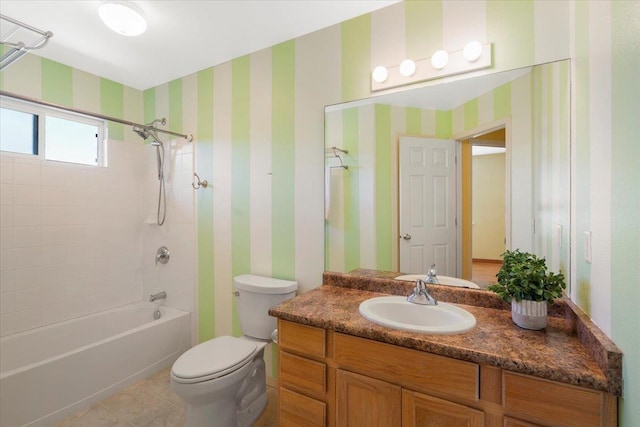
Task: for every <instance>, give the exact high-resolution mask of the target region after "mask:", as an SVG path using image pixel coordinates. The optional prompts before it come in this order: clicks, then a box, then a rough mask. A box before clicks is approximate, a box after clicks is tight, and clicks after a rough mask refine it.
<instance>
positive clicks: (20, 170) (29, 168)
mask: <svg viewBox="0 0 640 427" xmlns="http://www.w3.org/2000/svg"><path fill="white" fill-rule="evenodd" d="M21 162H22V161H21ZM13 183H14V184H25V185H40V165H39V164H37V163H36V164H33V163H18V161H16V162H15V163H14V164H13Z"/></svg>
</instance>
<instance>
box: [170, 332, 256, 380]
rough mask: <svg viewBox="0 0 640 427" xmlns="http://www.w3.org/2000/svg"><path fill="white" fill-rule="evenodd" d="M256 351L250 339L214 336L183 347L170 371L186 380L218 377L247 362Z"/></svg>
mask: <svg viewBox="0 0 640 427" xmlns="http://www.w3.org/2000/svg"><path fill="white" fill-rule="evenodd" d="M256 352H257V347H256V345H255V344H254V343H252V342H250V341H245V340H241V339H238V338H234V337H228V336H223V337H218V338H214V339H212V340H209V341H205V342H203V343H201V344H198V345H196V346H195V347H193V348H191V349H189V350H187V351H186V352H185V353H184V354H183V355H182V356H180V357H179V358H178V360H176V362H175V363H174V364H173V368H172V370H171V371H172V374H173V375H174V376H175V377H177V378H181V379H183V380H187V381H186V382H192V381H188V380H198V381H202V380H203V379H205V378H206V379H213V378H218V377H221V376H224V375H227V374H228V373H230V372H233V371H235V370H236V369H238V368H240V367H242V366H243V365H245V364H247V363H248V362H249V361H251V359H253V356H255V354H256Z"/></svg>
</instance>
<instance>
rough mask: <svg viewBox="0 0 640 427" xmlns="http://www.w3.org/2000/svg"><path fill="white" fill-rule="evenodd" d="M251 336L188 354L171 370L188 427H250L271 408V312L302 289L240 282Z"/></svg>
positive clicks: (258, 280) (243, 321)
mask: <svg viewBox="0 0 640 427" xmlns="http://www.w3.org/2000/svg"><path fill="white" fill-rule="evenodd" d="M234 284H235V287H236V290H237V294H236V296H237V297H238V315H239V318H240V325H241V327H242V329H243V332H244V333H245V335H243V336H242V337H240V338H234V337H230V336H221V337H217V338H214V339H212V340H209V341H205V342H203V343H201V344H198V345H196V346H195V347H193V348H191V349H190V350H187V351H186V352H185V353H184V354H183V355H182V356H180V357H179V358H178V360H176V362H175V363H174V364H173V367H172V369H171V375H170V381H171V388H172V389H173V390H174V391H175V393H176V394H177V395H178V396H179V397H180V398H181V399H182V400H183V401H184V402H185V405H186V409H187V427H236V426H238V427H249V426H251V425H253V423H254V422H255V421H256V420H257V419H258V417H259V416H260V414H261V413H262V412H263V411H264V408H265V406H266V405H267V393H266V377H265V364H264V359H263V356H264V349H265V347H266V346H267V344H268V343H270V342H271V334H272V333H273V331H274V330H275V326H276V321H275V319H274V318H271V317H269V315H268V310H269V307H271V306H273V305H275V304H278V303H280V302H282V301H285V300H287V299H289V298H292V297H293V296H295V291H296V289H297V283H296V282H291V281H285V280H279V279H271V278H265V277H260V276H252V275H244V276H238V277H236V278H235V279H234Z"/></svg>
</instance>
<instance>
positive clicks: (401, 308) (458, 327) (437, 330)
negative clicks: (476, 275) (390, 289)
mask: <svg viewBox="0 0 640 427" xmlns="http://www.w3.org/2000/svg"><path fill="white" fill-rule="evenodd" d="M359 311H360V314H361V315H362V316H363V317H364V318H365V319H367V320H370V321H372V322H374V323H377V324H378V325H382V326H386V327H389V328H393V329H400V330H403V331H412V332H423V333H427V334H438V335H452V334H461V333H463V332H468V331H470V330H471V329H473V328H474V327H475V326H476V318H475V317H474V316H473V314H471V313H469V312H468V311H466V310H464V309H462V308H460V307H458V306H455V305H452V304H448V303H446V302H438V305H420V304H414V303H411V302H408V301H407V298H406V297H403V296H388V297H377V298H371V299H368V300H366V301H363V302H362V303H361V304H360V308H359Z"/></svg>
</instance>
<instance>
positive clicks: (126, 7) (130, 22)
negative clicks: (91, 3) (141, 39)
mask: <svg viewBox="0 0 640 427" xmlns="http://www.w3.org/2000/svg"><path fill="white" fill-rule="evenodd" d="M98 14H99V15H100V19H102V22H104V23H105V25H106V26H107V27H109V28H110V29H111V30H113V31H115V32H116V33H118V34H122V35H123V36H131V37H133V36H139V35H140V34H142V33H144V32H145V31H146V30H147V21H146V20H145V19H144V16H143V15H142V11H140V10H139V9H138V8H137V7H136V6H134V5H133V4H131V3H129V2H125V1H106V2H104V3H102V4H101V5H100V7H99V9H98Z"/></svg>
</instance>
